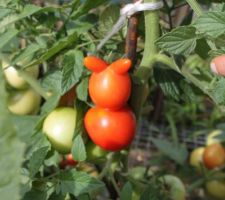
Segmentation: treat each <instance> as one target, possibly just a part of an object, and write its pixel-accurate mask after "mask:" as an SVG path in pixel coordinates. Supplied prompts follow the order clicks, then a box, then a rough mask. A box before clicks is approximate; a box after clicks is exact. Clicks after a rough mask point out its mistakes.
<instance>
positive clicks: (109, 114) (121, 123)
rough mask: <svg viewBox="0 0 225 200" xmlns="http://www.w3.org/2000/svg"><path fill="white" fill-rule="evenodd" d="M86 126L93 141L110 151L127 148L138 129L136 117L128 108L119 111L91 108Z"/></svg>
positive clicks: (86, 116)
mask: <svg viewBox="0 0 225 200" xmlns="http://www.w3.org/2000/svg"><path fill="white" fill-rule="evenodd" d="M84 124H85V128H86V130H87V133H88V135H89V136H90V138H91V140H92V141H93V142H94V143H95V144H96V145H98V146H100V147H101V148H103V149H105V150H109V151H119V150H121V149H123V148H126V147H127V146H128V145H129V144H130V143H131V141H132V139H133V138H134V134H135V129H136V120H135V116H134V114H133V113H132V111H131V110H130V108H129V107H127V106H126V107H124V108H121V109H120V110H117V111H115V110H114V111H113V110H108V109H104V108H91V109H89V110H88V112H87V113H86V115H85V118H84Z"/></svg>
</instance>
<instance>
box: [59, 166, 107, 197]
mask: <svg viewBox="0 0 225 200" xmlns="http://www.w3.org/2000/svg"><path fill="white" fill-rule="evenodd" d="M59 181H60V183H59V185H58V187H59V190H60V191H61V192H62V194H66V193H70V194H73V195H75V196H79V195H81V194H85V193H90V192H95V191H98V190H100V189H103V188H104V183H103V182H101V181H99V180H98V179H96V178H94V177H92V176H90V175H88V174H87V173H85V172H80V171H76V170H75V169H72V170H70V171H62V172H61V173H60V175H59Z"/></svg>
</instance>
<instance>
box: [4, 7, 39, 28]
mask: <svg viewBox="0 0 225 200" xmlns="http://www.w3.org/2000/svg"><path fill="white" fill-rule="evenodd" d="M40 9H41V7H38V6H35V5H31V4H28V5H26V6H25V7H24V9H23V11H22V12H21V13H20V14H19V15H9V16H7V17H5V18H4V19H3V20H2V21H1V22H0V30H1V29H2V28H4V27H5V26H7V25H9V24H11V23H14V22H16V21H18V20H21V19H23V18H25V17H29V16H30V15H32V14H34V13H36V12H38V11H39V10H40Z"/></svg>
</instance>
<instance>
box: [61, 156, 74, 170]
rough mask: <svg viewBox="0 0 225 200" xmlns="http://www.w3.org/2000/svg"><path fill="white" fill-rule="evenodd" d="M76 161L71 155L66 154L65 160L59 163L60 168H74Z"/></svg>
mask: <svg viewBox="0 0 225 200" xmlns="http://www.w3.org/2000/svg"><path fill="white" fill-rule="evenodd" d="M75 165H77V161H76V160H74V159H73V155H72V153H70V154H67V155H66V158H65V159H63V160H62V161H61V162H60V168H62V169H65V168H66V167H67V166H75Z"/></svg>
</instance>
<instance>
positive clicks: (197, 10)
mask: <svg viewBox="0 0 225 200" xmlns="http://www.w3.org/2000/svg"><path fill="white" fill-rule="evenodd" d="M187 3H188V4H189V5H190V7H191V8H192V9H193V10H194V12H195V13H196V15H197V16H198V17H199V16H200V15H201V14H202V13H203V11H202V8H201V6H200V5H199V4H198V2H197V1H196V0H187Z"/></svg>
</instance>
